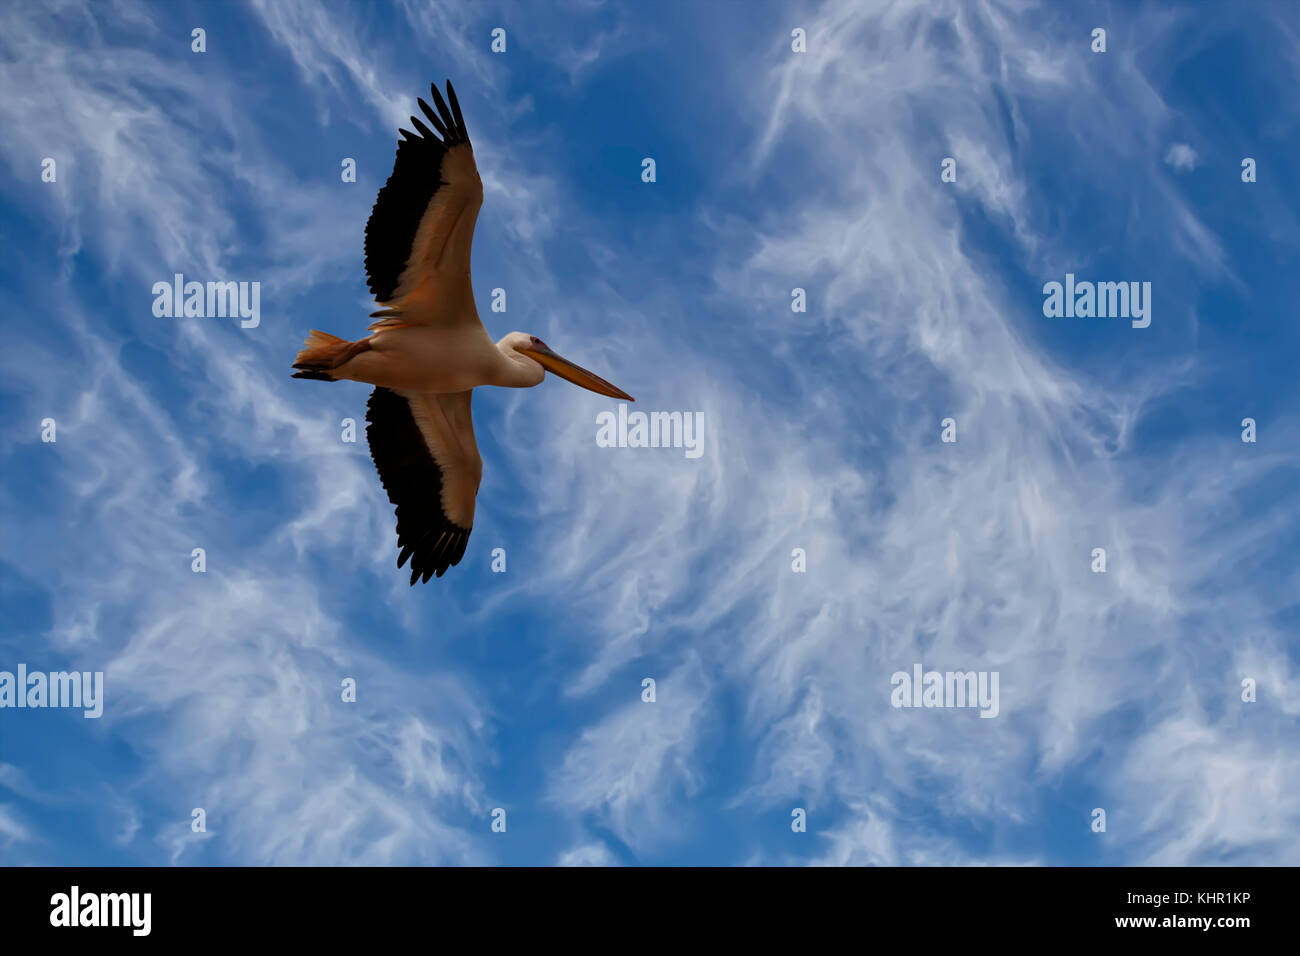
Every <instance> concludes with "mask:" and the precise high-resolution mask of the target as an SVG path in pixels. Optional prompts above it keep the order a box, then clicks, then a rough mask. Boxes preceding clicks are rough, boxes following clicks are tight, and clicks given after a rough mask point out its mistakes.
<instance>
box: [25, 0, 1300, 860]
mask: <svg viewBox="0 0 1300 956" xmlns="http://www.w3.org/2000/svg"><path fill="white" fill-rule="evenodd" d="M196 27H201V28H203V29H204V30H205V31H206V47H207V49H206V52H204V53H194V52H192V50H191V33H190V31H191V30H192V29H194V28H196ZM497 27H500V28H503V29H504V30H505V31H506V51H505V52H504V53H500V54H494V53H492V52H491V51H490V42H491V31H492V30H493V29H494V28H497ZM1097 27H1101V28H1104V29H1105V30H1106V51H1105V52H1104V53H1094V52H1093V51H1092V49H1091V46H1092V31H1093V29H1094V28H1097ZM796 28H799V29H802V30H804V31H805V32H806V36H807V51H806V52H804V53H795V52H794V51H792V49H791V44H792V40H791V31H792V30H795V29H796ZM446 78H451V79H452V81H453V82H454V83H455V85H456V89H457V92H458V94H459V98H460V101H461V104H462V105H463V107H464V113H465V118H466V123H467V125H468V128H469V131H470V135H471V137H472V138H473V141H474V144H475V154H476V157H477V161H478V165H479V168H480V171H481V174H482V177H483V181H484V187H485V201H484V205H483V209H482V212H481V214H480V216H479V221H478V229H477V233H476V236H475V244H474V259H473V273H474V277H475V290H476V293H477V297H478V301H479V311H480V314H481V315H482V316H483V319H484V323H485V325H486V326H487V328H488V331H489V332H490V333H491V334H492V335H493V336H494V337H497V338H499V337H500V336H502V335H504V334H505V333H507V332H509V331H511V330H515V329H518V330H523V331H527V332H531V333H535V334H537V335H540V336H541V337H543V338H544V339H546V340H547V342H549V343H550V344H551V345H552V346H553V347H554V348H556V349H557V350H558V351H559V352H561V353H562V354H565V355H567V356H569V357H571V358H573V359H574V360H575V361H578V362H580V363H581V364H583V365H585V366H587V367H590V368H592V369H593V370H595V371H596V372H598V373H599V374H601V375H603V376H605V377H607V378H608V379H609V380H610V381H613V382H614V383H616V384H617V385H619V386H621V387H623V388H625V389H627V390H628V391H629V392H631V393H632V394H633V395H635V396H637V399H638V402H637V408H640V409H644V410H647V411H654V410H662V411H683V412H685V411H691V412H702V413H703V415H704V420H705V433H704V440H705V445H704V453H703V455H702V456H701V457H699V458H697V459H691V458H688V457H686V456H685V455H684V454H683V453H682V451H681V450H680V449H672V448H601V447H598V446H597V443H596V441H595V435H596V430H597V427H596V416H597V415H598V414H599V413H600V412H602V411H606V410H612V409H613V408H615V407H616V403H614V402H612V401H610V400H607V399H604V398H601V397H600V396H596V395H593V394H591V393H589V392H585V391H581V390H578V389H575V388H572V387H570V386H569V385H567V384H566V383H563V382H560V381H556V380H554V379H549V378H548V380H547V382H546V383H544V384H543V385H542V386H541V387H539V388H536V389H532V390H528V391H521V392H512V391H508V390H501V389H498V390H494V389H482V390H479V391H478V392H476V394H475V399H474V406H475V407H474V415H475V420H476V426H477V427H476V430H477V434H478V440H479V445H480V448H481V451H482V454H483V459H484V478H483V484H482V488H481V490H480V494H479V501H478V512H477V517H476V523H475V528H474V533H473V536H472V537H471V539H470V544H469V549H468V551H467V554H466V556H465V559H464V561H463V562H462V563H461V565H460V566H459V567H457V568H454V569H452V570H451V571H450V572H449V573H448V574H447V575H446V576H445V577H444V578H442V579H440V580H435V581H433V582H431V583H430V584H428V585H425V586H418V587H416V588H415V589H411V588H408V587H407V585H406V575H404V574H403V573H401V572H399V571H398V570H397V569H396V568H395V567H394V563H395V561H394V559H395V547H394V535H393V527H392V525H393V519H392V512H391V506H390V505H389V504H388V502H387V500H386V499H385V497H384V495H383V493H382V489H381V488H380V485H379V482H378V479H377V477H376V476H375V475H374V473H373V470H372V468H371V465H370V461H369V458H368V455H367V452H366V448H365V444H364V439H363V440H362V441H360V442H358V443H356V444H348V443H345V442H343V441H341V440H340V431H341V429H340V422H341V421H342V420H343V419H345V418H353V419H355V420H357V421H358V422H361V421H362V420H363V417H364V408H365V400H366V397H367V395H368V389H366V388H365V387H362V386H359V385H356V384H353V383H342V384H339V385H324V384H319V383H314V382H301V381H293V380H291V379H290V378H289V372H290V369H289V365H290V363H291V362H292V360H293V356H294V354H295V352H296V350H297V348H298V346H299V343H300V342H301V340H302V338H303V336H304V335H305V333H306V331H307V330H308V329H309V328H313V327H314V328H321V329H325V330H327V331H330V332H334V333H336V334H340V335H344V336H347V337H358V336H360V335H361V334H362V331H363V329H364V327H365V324H366V319H365V316H366V314H367V313H368V312H369V311H371V309H372V308H373V305H372V304H371V301H370V300H369V299H368V297H367V294H366V287H365V282H364V273H363V269H362V230H363V227H364V224H365V220H366V217H367V215H368V213H369V210H370V206H371V203H372V202H373V199H374V195H375V192H376V190H377V189H378V187H379V186H380V185H381V184H382V183H383V181H384V180H385V178H386V177H387V176H388V173H389V171H390V169H391V163H392V157H393V150H394V146H395V142H396V128H397V126H398V125H399V124H400V123H403V122H404V121H405V118H406V116H407V115H408V114H409V113H410V112H412V111H413V110H414V108H415V97H416V96H419V95H422V94H424V93H425V92H426V91H427V88H428V84H429V83H430V82H431V81H436V82H439V83H441V82H443V81H444V80H445V79H446ZM1297 80H1300V7H1297V6H1296V5H1294V4H1291V3H1288V2H1278V3H1253V2H1250V3H1247V2H1243V3H1227V2H1223V3H1197V4H1190V3H1188V4H1184V3H1115V4H1089V3H1077V4H1076V3H1071V4H1063V3H1044V4H1034V3H1029V2H1023V3H1022V2H1014V3H1010V2H1008V3H1000V2H991V0H990V2H946V3H945V2H928V3H920V2H902V0H900V2H856V0H855V2H849V0H829V2H826V3H821V4H801V5H790V4H744V5H741V4H738V3H737V4H732V3H717V4H694V3H690V4H687V3H669V4H655V5H653V10H652V9H651V6H650V5H646V4H620V3H612V2H611V3H595V2H576V0H575V2H570V3H557V4H548V5H545V8H543V7H542V6H541V5H536V4H519V5H511V4H504V5H503V4H496V3H476V4H473V5H469V4H464V3H439V2H436V0H435V2H425V0H420V2H415V0H411V2H402V3H396V4H361V3H325V4H318V3H315V2H306V0H279V2H274V3H273V2H270V0H266V2H250V3H233V2H232V3H221V4H216V3H202V4H201V3H188V4H187V3H167V4H141V3H136V2H131V0H116V2H113V3H103V4H89V3H79V2H61V3H43V4H6V5H5V6H4V8H3V9H2V10H0V84H2V85H3V87H4V89H5V95H4V97H3V98H2V99H0V124H2V125H3V129H4V131H5V135H4V136H3V137H0V156H2V157H3V163H4V172H5V175H4V177H3V178H2V179H0V244H2V247H3V250H4V255H3V256H0V277H2V279H3V281H2V282H0V296H2V297H3V299H2V301H0V314H3V316H4V326H5V333H6V334H5V336H4V339H5V346H4V349H3V350H0V366H2V367H3V379H2V381H0V429H2V430H3V445H2V446H0V514H2V516H3V527H2V528H0V599H2V601H3V607H2V615H3V616H2V617H0V670H10V671H12V670H14V669H15V668H16V666H17V665H18V664H19V663H25V664H26V665H27V666H28V668H29V669H31V670H45V671H55V670H65V669H70V668H76V669H78V670H87V671H103V672H104V674H105V696H106V699H105V704H104V714H103V717H102V718H100V719H98V720H86V719H83V718H82V716H81V714H80V713H79V712H76V711H70V710H55V709H44V710H14V709H4V710H0V861H3V862H6V863H14V864H30V863H38V864H56V863H59V864H73V863H86V864H125V865H134V864H157V863H163V864H166V863H176V864H241V863H252V864H339V863H381V864H382V863H439V864H441V863H451V864H457V863H478V864H543V865H550V864H556V863H598V864H638V863H639V864H809V863H829V864H841V863H852V864H880V865H907V864H949V863H951V864H978V863H1001V864H1009V863H1030V864H1032V863H1039V864H1143V863H1151V864H1219V863H1244V864H1262V863H1293V864H1294V863H1296V862H1300V853H1298V852H1297V851H1298V849H1300V761H1297V757H1298V756H1300V737H1298V736H1297V727H1296V720H1297V716H1298V715H1300V695H1298V694H1297V684H1296V667H1297V652H1296V647H1297V645H1296V631H1297V627H1300V603H1298V600H1297V595H1300V587H1297V585H1298V584H1300V573H1298V572H1297V561H1296V558H1297V554H1300V532H1298V531H1297V527H1300V523H1298V522H1297V518H1298V517H1300V492H1298V489H1300V482H1298V481H1297V475H1298V473H1300V443H1298V442H1297V439H1298V438H1300V430H1298V429H1297V425H1296V414H1297V411H1300V407H1298V406H1300V401H1298V399H1300V394H1298V386H1297V382H1296V375H1295V371H1294V369H1295V359H1296V355H1297V354H1298V351H1300V328H1298V326H1297V323H1296V318H1297V312H1296V306H1295V303H1296V301H1297V297H1298V293H1300V269H1297V268H1296V249H1297V247H1298V246H1300V198H1298V197H1300V192H1297V190H1296V188H1295V184H1296V183H1297V182H1300V169H1297V159H1296V157H1297V156H1300V113H1298V112H1297V111H1296V108H1295V104H1294V90H1295V86H1296V83H1297ZM347 157H351V158H353V159H355V160H356V164H357V181H356V182H355V183H347V182H343V181H342V179H341V176H340V164H341V163H342V161H343V160H344V158H347ZM645 157H652V158H654V159H655V161H656V165H657V181H656V182H654V183H644V182H642V180H641V168H642V167H641V163H642V159H643V158H645ZM946 157H951V158H953V159H955V160H956V170H957V176H956V182H943V181H941V177H940V166H941V163H942V161H943V160H944V159H945V158H946ZM1245 157H1250V158H1253V159H1254V160H1255V163H1256V168H1257V180H1256V181H1255V182H1253V183H1244V182H1242V178H1241V163H1242V160H1243V158H1245ZM45 158H52V159H54V160H55V162H56V170H57V172H56V176H57V178H56V180H55V181H54V182H43V181H42V176H41V171H42V161H43V160H44V159H45ZM177 272H180V273H183V274H184V275H185V276H186V278H187V279H194V280H198V281H226V280H242V281H257V282H259V283H260V289H261V322H260V325H258V326H257V327H256V328H252V329H244V328H241V327H240V325H239V323H238V321H236V320H233V319H226V318H196V317H191V318H180V319H176V318H159V317H155V316H154V314H153V311H152V303H153V295H152V293H151V289H152V286H153V284H154V283H155V282H159V281H163V282H166V281H170V279H171V277H172V275H173V274H174V273H177ZM1066 273H1074V274H1075V275H1076V276H1077V277H1078V278H1079V279H1081V280H1084V279H1086V280H1092V281H1138V282H1150V283H1151V288H1152V295H1151V317H1152V321H1151V324H1150V327H1148V328H1145V329H1137V328H1133V327H1132V326H1131V324H1130V323H1129V322H1128V321H1127V320H1125V319H1117V318H1106V319H1097V318H1093V319H1086V318H1047V317H1045V316H1044V314H1043V291H1042V289H1043V285H1044V283H1046V282H1050V281H1058V282H1060V281H1063V280H1064V277H1065V275H1066ZM495 288H502V289H505V290H506V294H507V303H508V304H507V311H506V313H505V314H500V313H493V312H492V311H491V310H490V304H489V303H490V298H489V297H490V295H491V290H493V289H495ZM795 288H802V289H804V290H805V292H806V296H807V303H808V306H807V311H806V312H794V311H792V309H791V290H792V289H795ZM946 418H952V419H954V420H955V422H956V424H957V441H956V442H955V443H944V442H942V441H941V440H940V439H941V435H940V432H941V426H940V423H941V422H942V421H943V420H944V419H946ZM1244 418H1253V419H1254V420H1255V421H1256V426H1257V439H1258V440H1257V441H1256V442H1254V443H1244V442H1243V441H1242V440H1241V433H1242V425H1241V422H1242V420H1243V419H1244ZM44 419H54V421H55V422H56V425H57V441H56V442H54V443H49V442H43V441H42V440H41V430H42V426H41V422H42V421H43V420H44ZM196 547H202V548H204V549H205V552H206V560H207V570H206V572H205V573H202V574H196V573H194V572H193V571H192V570H191V551H192V549H193V548H196ZM494 548H504V549H505V552H506V555H507V570H506V572H505V573H504V574H497V573H493V572H492V571H491V567H490V565H491V559H492V550H493V549H494ZM1094 548H1104V549H1105V550H1106V553H1107V570H1106V572H1105V573H1104V574H1100V573H1094V572H1093V571H1092V570H1091V565H1092V561H1093V559H1092V553H1093V549H1094ZM794 549H803V550H804V552H805V553H806V555H807V570H806V571H805V572H803V573H796V572H795V571H794V570H793V568H792V553H793V551H794ZM915 663H921V664H922V665H923V666H924V667H925V668H926V669H934V670H939V671H968V670H975V671H983V672H990V673H991V672H997V673H998V674H999V675H1000V708H999V713H998V716H997V717H996V718H994V719H987V720H986V719H980V718H979V716H978V714H977V713H976V712H975V711H973V710H970V709H955V708H953V709H948V708H935V709H925V708H920V709H914V708H895V707H892V706H891V703H890V698H891V690H892V687H891V675H893V674H894V673H895V672H897V671H909V672H910V670H911V668H912V666H913V664H915ZM347 677H351V678H354V679H355V680H356V682H357V687H358V691H357V698H358V699H357V702H356V703H344V702H343V701H342V700H341V699H340V696H341V695H340V681H342V680H343V679H344V678H347ZM647 677H649V678H653V679H654V680H655V682H656V700H655V701H654V702H653V703H646V702H643V701H642V699H641V693H642V680H643V679H644V678H647ZM1246 678H1249V679H1252V680H1253V681H1255V684H1256V693H1257V699H1256V700H1255V701H1254V702H1252V703H1247V702H1244V701H1243V700H1242V699H1241V698H1242V681H1243V679H1246ZM196 807H201V808H203V809H204V811H205V813H206V822H207V829H206V832H201V833H196V832H194V831H193V830H192V828H191V812H192V810H193V809H194V808H196ZM498 807H500V808H504V809H505V811H506V819H507V828H506V832H504V833H494V832H492V830H491V814H492V811H493V809H494V808H498ZM794 808H802V809H803V810H804V811H806V814H807V832H803V833H796V832H792V829H791V812H792V810H793V809H794ZM1094 808H1102V809H1104V810H1105V811H1106V818H1107V828H1106V831H1105V832H1104V833H1099V832H1094V831H1093V829H1092V827H1091V823H1092V814H1093V810H1094Z"/></svg>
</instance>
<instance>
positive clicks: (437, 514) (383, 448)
mask: <svg viewBox="0 0 1300 956" xmlns="http://www.w3.org/2000/svg"><path fill="white" fill-rule="evenodd" d="M471 394H472V393H471V392H455V393H452V394H446V395H438V394H433V393H430V392H396V391H392V390H390V389H387V388H376V389H375V390H374V391H373V392H372V393H371V394H370V401H369V402H367V403H366V421H367V422H369V425H367V426H366V438H367V439H368V440H369V442H370V457H371V458H373V459H374V462H375V468H376V469H378V471H379V480H380V481H382V482H383V484H384V490H385V491H387V492H388V500H389V501H391V502H392V503H393V504H394V505H396V506H397V546H398V548H399V549H400V553H399V554H398V557H397V566H398V567H399V568H400V567H401V566H402V565H403V564H405V563H406V559H407V558H408V557H409V558H410V559H411V584H415V582H416V581H417V580H419V579H420V578H423V579H424V580H425V581H428V580H429V578H430V577H432V576H433V575H435V574H436V575H437V576H438V577H442V575H443V573H444V572H445V571H446V570H447V569H448V568H449V567H451V566H452V565H454V564H458V563H460V559H461V557H462V556H463V555H464V554H465V546H466V544H468V543H469V535H470V531H471V530H473V528H474V500H475V498H476V497H477V495H478V485H479V480H480V479H481V478H482V477H483V460H482V459H481V458H480V457H479V454H478V444H477V442H475V440H474V422H473V419H472V418H471V417H470V396H471Z"/></svg>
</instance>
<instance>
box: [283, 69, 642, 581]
mask: <svg viewBox="0 0 1300 956" xmlns="http://www.w3.org/2000/svg"><path fill="white" fill-rule="evenodd" d="M429 91H430V93H431V94H432V96H433V102H434V104H435V105H436V106H437V108H438V109H437V112H434V110H433V109H432V108H431V107H430V106H429V104H428V103H426V102H425V101H424V100H423V99H418V100H417V102H418V103H419V105H420V110H421V112H423V113H424V115H425V117H426V118H427V119H428V121H429V123H430V124H432V126H433V129H430V128H429V126H426V125H425V124H424V123H423V122H422V121H421V120H420V119H419V117H416V116H412V117H411V126H412V127H414V130H415V131H414V132H412V131H411V130H406V129H401V130H399V132H400V133H401V136H402V139H400V140H399V141H398V143H397V159H396V161H395V162H394V163H393V174H392V175H391V176H389V177H388V182H386V183H385V184H384V186H383V188H382V189H380V190H379V195H378V196H377V197H376V198H375V205H374V208H373V209H372V210H371V211H370V220H369V221H368V222H367V223H366V243H365V258H366V278H367V284H368V285H369V288H370V293H371V295H373V296H374V297H375V301H376V302H377V303H378V304H379V305H380V306H382V308H381V309H379V310H378V311H376V312H373V313H371V315H370V318H372V319H376V320H377V321H375V322H372V323H371V324H370V326H369V327H368V328H367V329H366V331H367V332H369V333H370V335H367V336H366V337H365V338H362V339H357V340H356V341H349V340H347V339H342V338H339V337H338V336H335V335H330V334H329V333H327V332H320V331H317V330H316V329H312V330H311V334H309V335H308V336H307V340H306V341H305V342H304V343H303V347H302V350H301V351H300V352H299V353H298V357H297V359H296V360H295V361H294V363H293V367H294V368H295V369H298V371H296V372H295V373H294V374H293V377H294V378H307V379H316V380H318V381H323V382H339V381H345V380H346V381H352V382H365V383H367V384H369V385H373V386H375V390H374V391H373V392H371V394H370V401H369V402H367V403H366V421H367V422H368V424H367V426H366V438H367V440H368V441H369V443H370V457H371V458H372V459H373V460H374V463H375V468H376V470H377V471H378V472H379V480H380V481H381V482H382V483H383V486H384V490H385V491H387V492H388V500H389V501H390V502H392V504H393V505H394V506H395V508H396V515H397V547H398V556H397V566H398V567H399V568H400V567H402V566H403V565H404V564H405V563H406V561H407V559H408V558H409V559H410V562H411V584H412V585H414V584H415V582H416V581H417V580H420V579H423V580H424V581H428V580H429V578H430V577H431V576H432V575H435V574H436V575H437V576H438V577H442V575H443V573H444V572H446V570H447V569H448V568H449V567H452V566H453V565H455V564H458V563H460V559H461V558H462V557H463V556H464V554H465V546H466V545H467V544H468V542H469V535H470V532H471V531H472V530H473V528H474V501H475V498H476V497H477V495H478V486H479V481H480V479H481V478H482V475H483V460H482V459H481V458H480V457H479V453H478V444H477V443H476V442H475V441H474V422H473V419H472V418H471V417H470V398H471V395H472V393H473V390H474V389H475V388H477V387H478V386H480V385H499V386H503V387H505V388H531V387H533V386H534V385H540V384H541V382H542V380H543V379H544V378H545V377H546V373H547V372H553V373H554V374H556V375H558V376H560V378H563V379H565V380H567V381H569V382H572V383H573V384H575V385H580V386H582V387H583V388H585V389H589V390H590V391H593V392H596V393H597V394H598V395H607V396H609V397H611V398H620V399H624V400H626V401H629V402H630V401H633V399H632V396H631V395H628V394H627V393H626V392H624V391H623V390H622V389H619V388H616V387H615V386H613V385H611V384H610V383H609V382H607V381H605V380H604V379H603V378H601V377H600V376H598V375H594V374H592V373H591V372H588V371H587V370H586V369H584V368H582V367H581V366H579V365H575V364H574V363H573V362H570V361H569V360H568V359H565V358H561V357H560V356H559V355H557V354H556V353H555V352H553V351H552V350H551V349H550V348H549V347H548V346H547V345H546V343H545V342H543V341H542V340H541V339H539V338H538V337H537V336H535V335H529V334H527V333H525V332H511V333H510V334H509V335H507V336H505V337H504V338H502V339H501V340H500V341H499V342H495V343H494V342H493V341H492V339H491V338H490V337H489V336H488V333H487V330H486V329H485V328H483V322H482V321H481V320H480V319H479V316H478V310H477V309H476V308H475V307H474V289H473V287H472V285H471V282H470V274H469V266H470V244H471V243H472V242H473V239H474V223H475V222H476V221H477V219H478V211H479V208H480V207H481V206H482V205H483V182H482V180H480V179H479V174H478V166H477V165H476V164H475V162H474V148H473V146H471V145H470V141H469V133H468V132H467V131H466V129H465V118H464V117H463V116H462V115H461V111H460V103H459V102H457V100H456V91H455V90H454V89H452V86H451V82H450V81H448V82H447V99H446V100H443V98H442V96H441V95H440V94H439V93H438V88H437V86H433V85H431V86H430V87H429ZM448 104H450V106H448ZM435 130H436V132H435Z"/></svg>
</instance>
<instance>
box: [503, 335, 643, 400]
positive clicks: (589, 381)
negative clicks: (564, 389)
mask: <svg viewBox="0 0 1300 956" xmlns="http://www.w3.org/2000/svg"><path fill="white" fill-rule="evenodd" d="M519 351H521V352H523V353H524V354H525V355H527V356H528V357H529V358H531V359H533V360H534V361H536V362H537V364H538V365H540V366H541V367H542V368H544V369H546V370H547V371H548V372H554V373H555V374H556V375H558V376H560V378H562V379H565V380H566V381H569V382H572V383H573V384H574V385H581V386H582V387H583V388H585V389H588V390H589V391H592V392H595V393H596V394H597V395H608V396H609V397H610V398H622V399H626V400H627V401H629V402H635V401H636V399H635V398H633V397H632V396H631V395H629V394H628V393H627V392H625V391H623V390H622V389H621V388H618V387H617V386H615V385H611V384H609V382H607V381H605V380H604V379H603V378H601V377H600V376H599V375H593V374H592V373H591V372H588V371H587V370H586V369H585V368H583V367H582V366H581V365H574V364H573V363H572V362H570V361H569V360H568V359H566V358H561V357H560V356H559V355H556V354H555V353H554V352H552V351H551V350H550V349H549V348H547V347H546V346H545V345H527V346H525V347H523V348H522V349H520V350H519Z"/></svg>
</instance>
